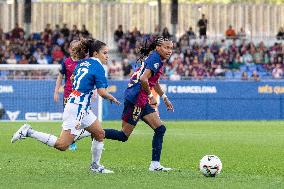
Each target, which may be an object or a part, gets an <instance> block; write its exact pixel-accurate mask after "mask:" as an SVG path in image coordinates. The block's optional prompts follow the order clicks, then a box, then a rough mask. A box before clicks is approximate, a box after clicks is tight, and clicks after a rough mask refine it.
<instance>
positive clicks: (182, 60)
mask: <svg viewBox="0 0 284 189" xmlns="http://www.w3.org/2000/svg"><path fill="white" fill-rule="evenodd" d="M197 25H198V28H199V33H198V34H196V33H195V32H194V31H193V29H192V27H189V28H188V30H187V31H186V32H185V33H184V34H183V35H181V36H180V37H179V38H178V39H177V40H176V41H175V42H174V52H173V55H172V56H171V58H170V59H169V61H167V62H166V63H165V66H164V76H163V78H164V79H170V80H180V79H191V80H201V79H212V78H214V79H216V78H217V79H224V78H225V79H238V80H255V81H258V80H260V79H265V78H268V79H271V78H273V79H281V78H283V63H284V57H283V56H284V45H283V44H282V41H279V40H282V39H284V30H283V28H280V29H279V32H278V33H277V35H276V38H277V41H276V42H275V43H273V44H269V45H267V44H266V43H265V42H254V41H252V40H250V39H247V37H246V33H245V31H244V29H243V28H241V29H240V31H239V32H236V31H235V29H234V28H233V27H232V26H231V25H230V26H229V27H228V29H227V30H226V31H225V32H224V38H223V39H221V40H211V41H210V40H207V31H206V26H207V19H206V18H205V15H202V18H201V19H200V20H199V21H198V23H197ZM156 35H162V36H164V37H168V38H173V36H172V35H171V34H170V32H169V30H168V28H167V27H165V28H163V29H162V31H161V32H159V29H158V27H157V28H156V29H155V32H154V33H152V34H143V33H141V32H140V31H139V30H138V29H137V28H134V29H133V30H132V31H124V30H123V27H122V26H121V25H120V26H118V28H117V29H116V30H115V32H114V41H115V44H116V45H117V49H118V56H119V58H115V59H112V58H110V61H109V64H108V66H107V73H108V75H109V77H110V78H112V79H125V78H128V77H129V76H130V75H131V74H132V73H133V71H135V69H137V68H138V67H139V66H140V63H137V61H136V60H137V59H138V58H139V54H137V47H138V48H139V47H141V45H142V44H143V42H144V41H145V40H146V39H147V40H148V41H149V40H150V41H151V40H152V39H153V37H154V36H156ZM82 37H91V34H90V33H89V32H88V30H87V29H86V27H85V26H84V25H83V26H82V27H81V28H80V29H79V28H78V27H77V26H76V25H73V28H72V29H69V28H68V27H67V25H66V24H64V25H63V26H62V27H60V26H59V25H56V26H55V28H51V26H50V25H49V24H47V25H46V27H45V29H44V31H43V32H40V33H33V34H31V35H29V36H28V37H25V31H24V30H23V29H22V28H20V27H19V26H18V25H17V24H16V26H15V28H14V29H13V30H12V31H10V32H8V33H4V32H3V31H2V30H1V28H0V64H60V63H62V61H64V59H65V58H66V57H67V56H69V55H68V45H69V43H70V41H72V40H74V39H79V38H82ZM0 74H1V72H0ZM32 74H35V75H37V76H40V74H42V72H38V73H37V72H33V73H32ZM0 76H1V75H0Z"/></svg>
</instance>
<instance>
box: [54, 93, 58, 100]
mask: <svg viewBox="0 0 284 189" xmlns="http://www.w3.org/2000/svg"><path fill="white" fill-rule="evenodd" d="M53 99H54V102H58V99H59V97H58V93H54V95H53Z"/></svg>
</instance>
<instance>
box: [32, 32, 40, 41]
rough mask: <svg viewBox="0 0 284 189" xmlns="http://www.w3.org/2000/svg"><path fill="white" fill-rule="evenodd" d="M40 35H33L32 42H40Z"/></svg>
mask: <svg viewBox="0 0 284 189" xmlns="http://www.w3.org/2000/svg"><path fill="white" fill-rule="evenodd" d="M40 38H41V37H40V33H34V34H33V40H40Z"/></svg>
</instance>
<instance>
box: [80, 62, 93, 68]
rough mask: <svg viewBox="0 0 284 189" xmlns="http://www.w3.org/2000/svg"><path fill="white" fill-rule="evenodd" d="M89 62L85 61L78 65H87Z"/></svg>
mask: <svg viewBox="0 0 284 189" xmlns="http://www.w3.org/2000/svg"><path fill="white" fill-rule="evenodd" d="M90 65H91V64H90V63H89V62H87V61H85V62H82V63H80V66H87V67H89V66H90Z"/></svg>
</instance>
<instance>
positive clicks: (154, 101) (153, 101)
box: [149, 96, 157, 105]
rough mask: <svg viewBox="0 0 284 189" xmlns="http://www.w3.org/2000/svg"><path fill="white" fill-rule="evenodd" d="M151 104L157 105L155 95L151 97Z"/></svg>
mask: <svg viewBox="0 0 284 189" xmlns="http://www.w3.org/2000/svg"><path fill="white" fill-rule="evenodd" d="M149 104H150V105H157V100H156V99H155V97H153V96H152V97H151V98H149Z"/></svg>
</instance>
